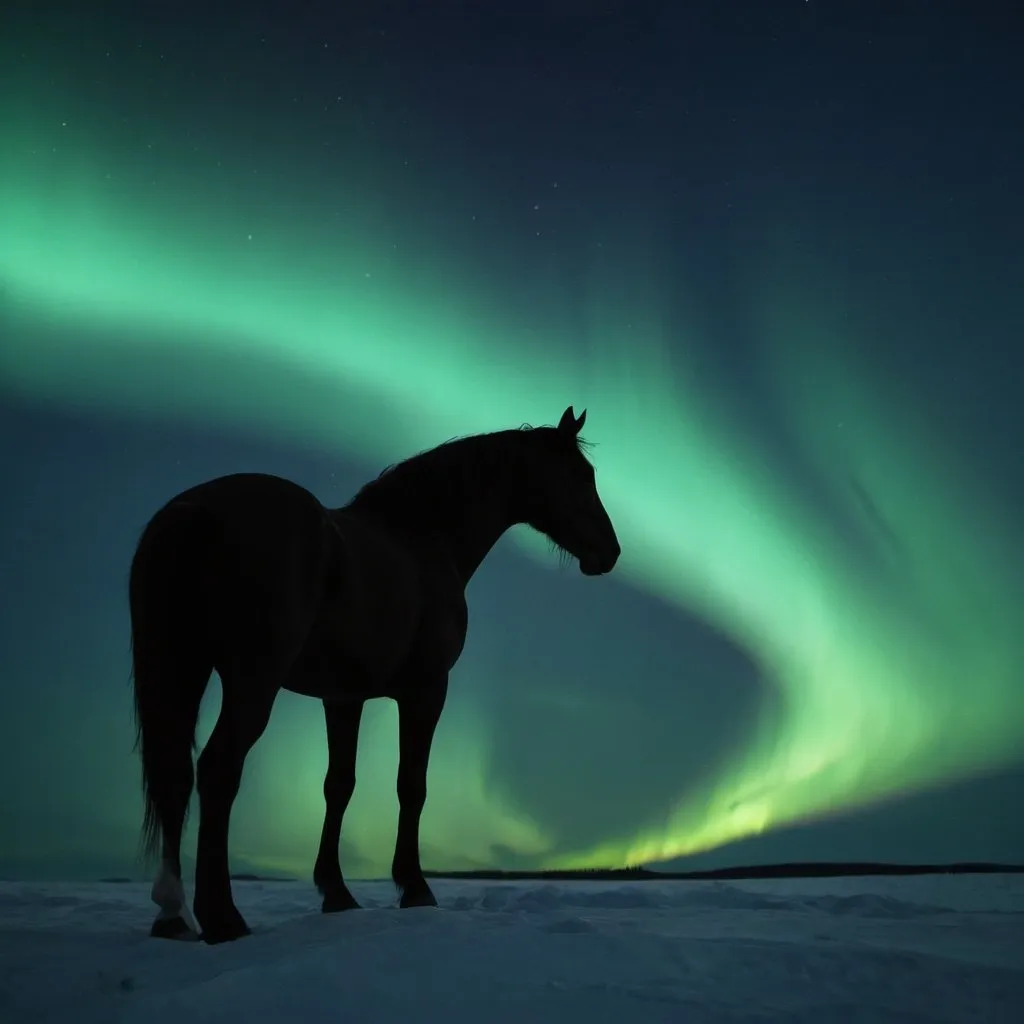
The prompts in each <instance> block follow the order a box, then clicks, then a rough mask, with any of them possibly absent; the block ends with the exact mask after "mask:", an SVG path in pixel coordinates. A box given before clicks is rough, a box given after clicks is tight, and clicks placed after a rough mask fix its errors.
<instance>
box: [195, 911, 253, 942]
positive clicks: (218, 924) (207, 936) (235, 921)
mask: <svg viewBox="0 0 1024 1024" xmlns="http://www.w3.org/2000/svg"><path fill="white" fill-rule="evenodd" d="M232 910H234V908H232ZM251 934H252V932H251V931H250V930H249V926H248V925H247V924H246V923H245V918H243V917H242V915H241V914H240V913H239V912H238V911H237V910H234V912H233V913H231V914H225V916H224V917H223V918H222V919H221V920H219V921H214V922H212V923H210V924H204V925H203V932H202V934H201V935H200V936H199V937H200V938H201V939H202V940H203V942H205V943H206V944H207V945H208V946H216V945H219V944H220V943H221V942H234V941H235V940H236V939H243V938H245V936H246V935H251Z"/></svg>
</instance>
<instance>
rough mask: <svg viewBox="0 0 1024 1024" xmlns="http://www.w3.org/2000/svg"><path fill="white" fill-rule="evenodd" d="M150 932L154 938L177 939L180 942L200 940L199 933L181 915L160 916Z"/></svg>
mask: <svg viewBox="0 0 1024 1024" xmlns="http://www.w3.org/2000/svg"><path fill="white" fill-rule="evenodd" d="M149 934H150V937H151V938H154V939H177V940H178V941H179V942H198V941H199V935H198V933H197V932H196V931H195V930H194V929H193V928H192V927H191V926H190V925H189V924H188V922H187V921H186V920H185V919H184V918H183V917H181V915H179V916H177V917H158V918H157V919H156V920H155V921H154V922H153V927H152V928H150V930H149Z"/></svg>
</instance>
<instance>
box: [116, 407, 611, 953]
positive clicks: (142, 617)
mask: <svg viewBox="0 0 1024 1024" xmlns="http://www.w3.org/2000/svg"><path fill="white" fill-rule="evenodd" d="M586 415H587V414H586V410H584V411H583V413H582V414H581V415H580V416H579V417H577V416H576V415H575V413H574V411H573V408H572V406H569V408H567V409H566V410H565V412H564V414H563V415H562V417H561V419H560V420H559V423H558V425H557V426H556V427H550V426H543V427H530V426H528V425H524V426H523V427H519V428H516V429H511V430H502V431H495V432H492V433H485V434H476V435H471V436H468V437H462V438H456V439H454V440H451V441H447V442H445V443H443V444H441V445H439V446H437V447H436V448H432V449H430V450H428V451H425V452H422V453H420V454H419V455H415V456H413V457H411V458H409V459H406V460H405V461H404V462H400V463H398V464H396V465H394V466H391V467H389V468H388V469H385V470H384V471H383V472H382V473H381V474H380V476H378V477H377V479H376V480H373V481H371V482H370V483H368V484H366V485H365V486H364V487H363V488H362V489H361V490H360V491H359V492H358V493H357V494H356V496H355V497H354V498H353V499H352V500H351V501H350V502H349V504H347V505H345V506H343V507H341V508H334V509H331V508H327V507H325V506H324V505H322V504H321V503H320V501H319V500H318V499H317V498H316V497H314V495H313V494H312V493H311V492H310V491H308V490H306V489H305V488H304V487H301V486H300V485H298V484H296V483H293V482H291V481H289V480H285V479H283V478H281V477H277V476H271V475H267V474H260V473H239V474H233V475H229V476H222V477H218V478H216V479H213V480H209V481H207V482H205V483H201V484H199V485H197V486H195V487H193V488H191V489H189V490H186V491H183V492H181V493H180V494H178V495H177V496H176V497H174V498H172V499H171V500H170V501H169V502H167V504H165V505H164V506H163V507H162V508H161V509H160V510H159V511H158V512H156V514H155V515H154V516H153V517H152V518H151V519H150V520H149V521H148V523H147V524H146V526H145V528H144V529H143V531H142V534H141V536H140V538H139V542H138V545H137V547H136V550H135V553H134V556H133V558H132V563H131V571H130V575H129V583H128V598H129V602H128V603H129V611H130V619H131V651H132V678H133V695H134V709H135V723H136V746H137V749H138V752H139V754H140V760H141V762H142V789H143V797H144V805H145V813H144V817H143V823H142V839H141V850H142V853H143V855H144V856H145V857H147V858H152V859H155V857H156V855H157V852H158V851H159V854H160V869H159V873H158V875H157V877H156V881H155V882H154V884H153V888H152V899H153V902H154V903H155V904H156V905H157V907H158V908H159V912H158V915H157V918H156V920H155V921H154V923H153V926H152V928H151V931H150V934H151V935H152V936H154V937H158V938H170V939H184V940H192V941H196V940H202V941H205V942H207V943H210V944H215V943H221V942H227V941H232V940H235V939H239V938H241V937H242V936H245V935H248V934H250V929H249V927H248V925H247V924H246V921H245V919H244V918H243V917H242V915H241V913H240V912H239V911H238V908H237V907H236V906H235V903H234V898H233V895H232V891H231V877H230V874H229V869H228V830H229V820H230V815H231V808H232V805H233V803H234V800H235V797H236V796H237V794H238V790H239V787H240V783H241V777H242V768H243V765H244V762H245V759H246V756H247V755H248V753H249V751H250V750H251V749H252V747H253V745H254V744H255V743H256V742H257V741H258V740H259V738H260V736H261V735H262V734H263V731H264V729H265V728H266V726H267V723H268V722H269V720H270V715H271V710H272V708H273V705H274V700H275V698H276V696H277V694H278V692H279V691H280V690H282V689H285V690H289V691H291V692H293V693H298V694H302V695H305V696H308V697H313V698H316V699H318V700H320V701H321V702H322V703H323V708H324V718H325V720H326V725H327V745H328V766H327V773H326V776H325V779H324V787H323V792H324V801H325V804H326V810H325V815H324V822H323V829H322V832H321V836H320V846H319V850H318V852H317V857H316V861H315V866H314V871H313V881H314V884H315V885H316V887H317V889H318V891H319V893H320V895H321V897H322V899H323V902H322V910H323V912H324V913H334V912H338V911H344V910H349V909H353V908H356V907H357V906H358V904H357V903H356V900H355V899H354V898H353V896H352V894H351V892H350V891H349V889H348V887H347V885H346V884H345V880H344V877H343V875H342V871H341V865H340V861H339V856H338V844H339V841H340V837H341V823H342V818H343V817H344V814H345V810H346V808H347V806H348V803H349V799H350V798H351V796H352V793H353V790H354V788H355V781H356V779H355V764H356V744H357V740H358V733H359V721H360V716H361V714H362V709H363V703H364V702H365V701H367V700H370V699H373V698H377V697H390V698H391V699H393V700H394V701H396V703H397V704H398V712H399V767H398V785H397V789H398V801H399V819H398V836H397V839H396V843H395V851H394V859H393V862H392V869H391V877H392V879H393V881H394V883H395V885H396V887H397V890H398V894H399V906H400V907H403V908H407V907H430V906H437V900H436V899H435V897H434V894H433V892H432V891H431V889H430V886H429V885H428V884H427V881H426V879H425V878H424V876H423V871H422V868H421V867H420V851H419V826H420V816H421V813H422V811H423V807H424V804H425V802H426V797H427V765H428V762H429V759H430V747H431V743H432V740H433V736H434V730H435V727H436V725H437V722H438V719H439V718H440V715H441V712H442V709H443V708H444V704H445V698H446V695H447V692H448V677H449V673H450V672H451V670H452V668H453V667H454V665H455V663H456V662H457V661H458V659H459V656H460V655H461V653H462V648H463V645H464V643H465V640H466V631H467V625H468V617H467V616H468V612H467V604H466V586H467V584H468V583H469V581H470V579H471V578H472V576H473V574H474V573H475V572H476V570H477V569H478V568H479V566H480V564H481V562H483V560H484V558H485V557H486V556H487V554H488V552H489V551H490V550H491V548H492V547H493V546H494V545H495V543H496V542H497V541H498V539H499V538H500V537H501V536H502V534H504V533H505V531H506V530H508V529H509V528H510V527H511V526H513V525H516V524H527V525H529V526H531V527H533V528H534V529H535V530H538V531H540V532H541V533H542V534H545V535H546V536H547V537H548V538H549V540H550V541H551V542H552V543H553V545H554V546H555V547H556V548H557V549H559V550H560V552H561V553H562V554H563V556H565V557H568V558H575V559H576V560H578V562H579V567H580V571H581V572H582V573H583V574H585V575H587V576H599V575H603V574H605V573H608V572H610V571H611V570H612V569H613V568H614V566H615V563H616V561H617V560H618V557H619V552H620V549H619V542H618V538H617V537H616V534H615V529H614V527H613V525H612V522H611V519H610V518H609V516H608V513H607V512H606V511H605V508H604V505H603V503H602V501H601V498H600V496H599V494H598V491H597V485H596V479H595V473H594V467H593V465H592V464H591V462H590V461H589V460H588V458H587V456H586V452H587V450H588V448H589V446H588V445H587V443H586V442H585V441H584V440H583V439H582V437H581V436H580V430H581V429H582V427H583V424H584V422H585V420H586ZM213 671H216V672H217V674H218V676H219V677H220V681H221V695H222V696H221V709H220V714H219V717H218V719H217V722H216V725H215V727H214V729H213V732H212V734H211V735H210V738H209V741H208V742H207V743H206V745H205V747H204V749H203V751H202V753H201V754H200V755H199V757H198V759H197V761H196V764H195V766H193V752H194V751H195V749H196V740H195V732H196V723H197V720H198V717H199V706H200V702H201V700H202V697H203V694H204V691H205V690H206V687H207V684H208V683H209V680H210V676H211V674H212V672H213ZM193 786H195V788H196V790H197V792H198V796H199V834H198V839H197V854H196V866H195V892H194V901H193V910H194V920H193V919H191V918H190V915H189V913H188V909H187V906H186V901H185V888H184V883H183V881H182V872H181V837H182V832H183V830H184V827H185V821H186V817H187V814H188V807H189V802H190V800H191V796H192V790H193Z"/></svg>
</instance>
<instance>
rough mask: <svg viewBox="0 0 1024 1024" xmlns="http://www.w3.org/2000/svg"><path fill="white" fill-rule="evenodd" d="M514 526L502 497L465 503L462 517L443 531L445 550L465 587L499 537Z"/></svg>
mask: <svg viewBox="0 0 1024 1024" xmlns="http://www.w3.org/2000/svg"><path fill="white" fill-rule="evenodd" d="M512 525H513V518H512V516H511V515H510V513H509V511H508V503H507V502H506V501H505V499H504V495H501V494H496V493H494V492H492V493H490V494H488V495H481V496H480V497H479V498H478V499H477V500H475V501H472V502H468V503H467V504H466V505H465V506H464V507H463V509H462V514H461V515H460V516H459V517H458V519H456V520H455V521H454V522H453V523H452V524H451V526H450V527H449V528H448V529H446V530H444V531H442V532H443V535H444V542H445V546H446V547H447V548H448V549H449V551H450V552H451V555H452V560H453V562H454V563H455V568H456V571H457V572H458V574H459V577H460V578H461V579H462V581H463V583H464V584H468V583H469V581H470V580H471V579H472V578H473V575H474V573H476V571H477V569H479V568H480V565H481V563H482V562H483V560H484V559H485V558H486V557H487V556H488V554H490V551H491V549H492V548H493V547H494V545H495V544H497V543H498V540H499V539H500V538H501V536H502V534H504V533H505V531H506V530H507V529H508V528H509V527H510V526H512Z"/></svg>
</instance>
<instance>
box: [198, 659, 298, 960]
mask: <svg viewBox="0 0 1024 1024" xmlns="http://www.w3.org/2000/svg"><path fill="white" fill-rule="evenodd" d="M221 685H222V693H223V696H222V699H221V711H220V716H219V717H218V719H217V724H216V726H214V729H213V733H212V734H211V735H210V739H209V741H208V742H207V744H206V747H205V748H204V750H203V752H202V754H201V755H200V757H199V764H198V773H197V775H198V785H197V788H198V790H199V839H198V843H197V849H196V893H195V903H194V908H195V916H196V918H197V920H198V922H199V925H200V927H201V928H202V935H201V938H202V939H203V940H204V941H205V942H207V943H210V944H215V943H219V942H231V941H233V940H234V939H240V938H242V937H243V936H245V935H249V934H250V931H249V926H248V925H247V924H246V922H245V918H243V917H242V915H241V913H240V912H239V910H238V908H237V907H236V906H235V902H234V899H233V897H232V893H231V875H230V870H229V865H228V832H229V827H230V821H231V808H232V806H233V804H234V802H235V797H236V796H237V795H238V790H239V787H240V785H241V781H242V769H243V767H244V765H245V759H246V757H247V756H248V753H249V751H250V750H251V749H252V748H253V746H254V745H255V744H256V742H257V740H259V738H260V737H261V736H262V735H263V732H264V730H265V729H266V727H267V723H268V722H269V721H270V712H271V710H272V708H273V706H274V699H275V697H276V696H277V692H278V689H279V688H280V684H279V682H278V681H277V680H276V679H271V678H268V677H267V675H266V674H264V673H259V674H252V675H248V676H246V675H236V674H235V673H233V672H232V673H230V674H226V675H225V674H222V675H221ZM242 685H245V686H246V689H244V690H243V689H241V688H240V687H241V686H242Z"/></svg>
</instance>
